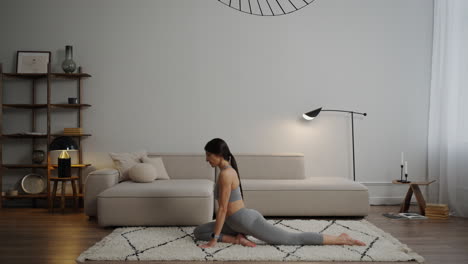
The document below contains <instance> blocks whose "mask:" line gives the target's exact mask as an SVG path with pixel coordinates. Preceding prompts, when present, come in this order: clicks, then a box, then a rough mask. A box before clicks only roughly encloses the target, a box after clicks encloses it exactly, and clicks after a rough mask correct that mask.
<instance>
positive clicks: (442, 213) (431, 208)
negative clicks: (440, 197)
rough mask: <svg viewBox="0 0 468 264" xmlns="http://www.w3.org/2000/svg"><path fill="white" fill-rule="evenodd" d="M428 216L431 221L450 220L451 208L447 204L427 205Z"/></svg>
mask: <svg viewBox="0 0 468 264" xmlns="http://www.w3.org/2000/svg"><path fill="white" fill-rule="evenodd" d="M426 216H427V217H429V218H431V219H448V217H449V208H448V205H446V204H426Z"/></svg>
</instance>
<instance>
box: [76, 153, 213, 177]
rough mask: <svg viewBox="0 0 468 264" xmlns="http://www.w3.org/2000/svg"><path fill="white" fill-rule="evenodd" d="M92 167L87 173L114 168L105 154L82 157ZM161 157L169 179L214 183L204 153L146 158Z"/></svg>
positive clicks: (165, 154)
mask: <svg viewBox="0 0 468 264" xmlns="http://www.w3.org/2000/svg"><path fill="white" fill-rule="evenodd" d="M83 156H84V157H85V162H86V163H91V164H92V167H90V168H87V169H86V170H85V171H84V174H83V175H87V174H88V171H92V170H96V169H103V168H115V166H114V162H113V161H112V159H111V158H110V156H109V153H106V152H87V153H85V154H84V155H83ZM157 156H160V157H162V160H163V163H164V167H165V168H166V171H167V174H168V175H169V177H170V178H171V179H208V180H212V181H214V175H215V170H214V168H212V167H211V166H210V164H208V162H206V160H205V153H174V154H172V153H148V157H157Z"/></svg>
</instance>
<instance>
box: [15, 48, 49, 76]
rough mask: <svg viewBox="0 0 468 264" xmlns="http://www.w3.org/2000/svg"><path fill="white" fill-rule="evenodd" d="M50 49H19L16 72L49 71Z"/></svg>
mask: <svg viewBox="0 0 468 264" xmlns="http://www.w3.org/2000/svg"><path fill="white" fill-rule="evenodd" d="M50 60H51V53H50V51H18V52H17V55H16V73H47V64H48V63H49V62H50Z"/></svg>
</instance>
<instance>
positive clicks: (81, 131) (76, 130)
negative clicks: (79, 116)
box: [63, 127, 83, 135]
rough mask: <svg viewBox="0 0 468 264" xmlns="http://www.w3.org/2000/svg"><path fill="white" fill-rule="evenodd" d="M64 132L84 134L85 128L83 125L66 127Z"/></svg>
mask: <svg viewBox="0 0 468 264" xmlns="http://www.w3.org/2000/svg"><path fill="white" fill-rule="evenodd" d="M63 133H64V134H65V135H71V134H83V128H81V127H76V128H75V127H73V128H64V129H63Z"/></svg>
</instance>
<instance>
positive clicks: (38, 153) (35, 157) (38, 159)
mask: <svg viewBox="0 0 468 264" xmlns="http://www.w3.org/2000/svg"><path fill="white" fill-rule="evenodd" d="M44 159H45V152H44V151H43V150H39V149H35V150H33V152H32V162H33V163H35V164H41V163H42V162H43V161H44Z"/></svg>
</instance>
